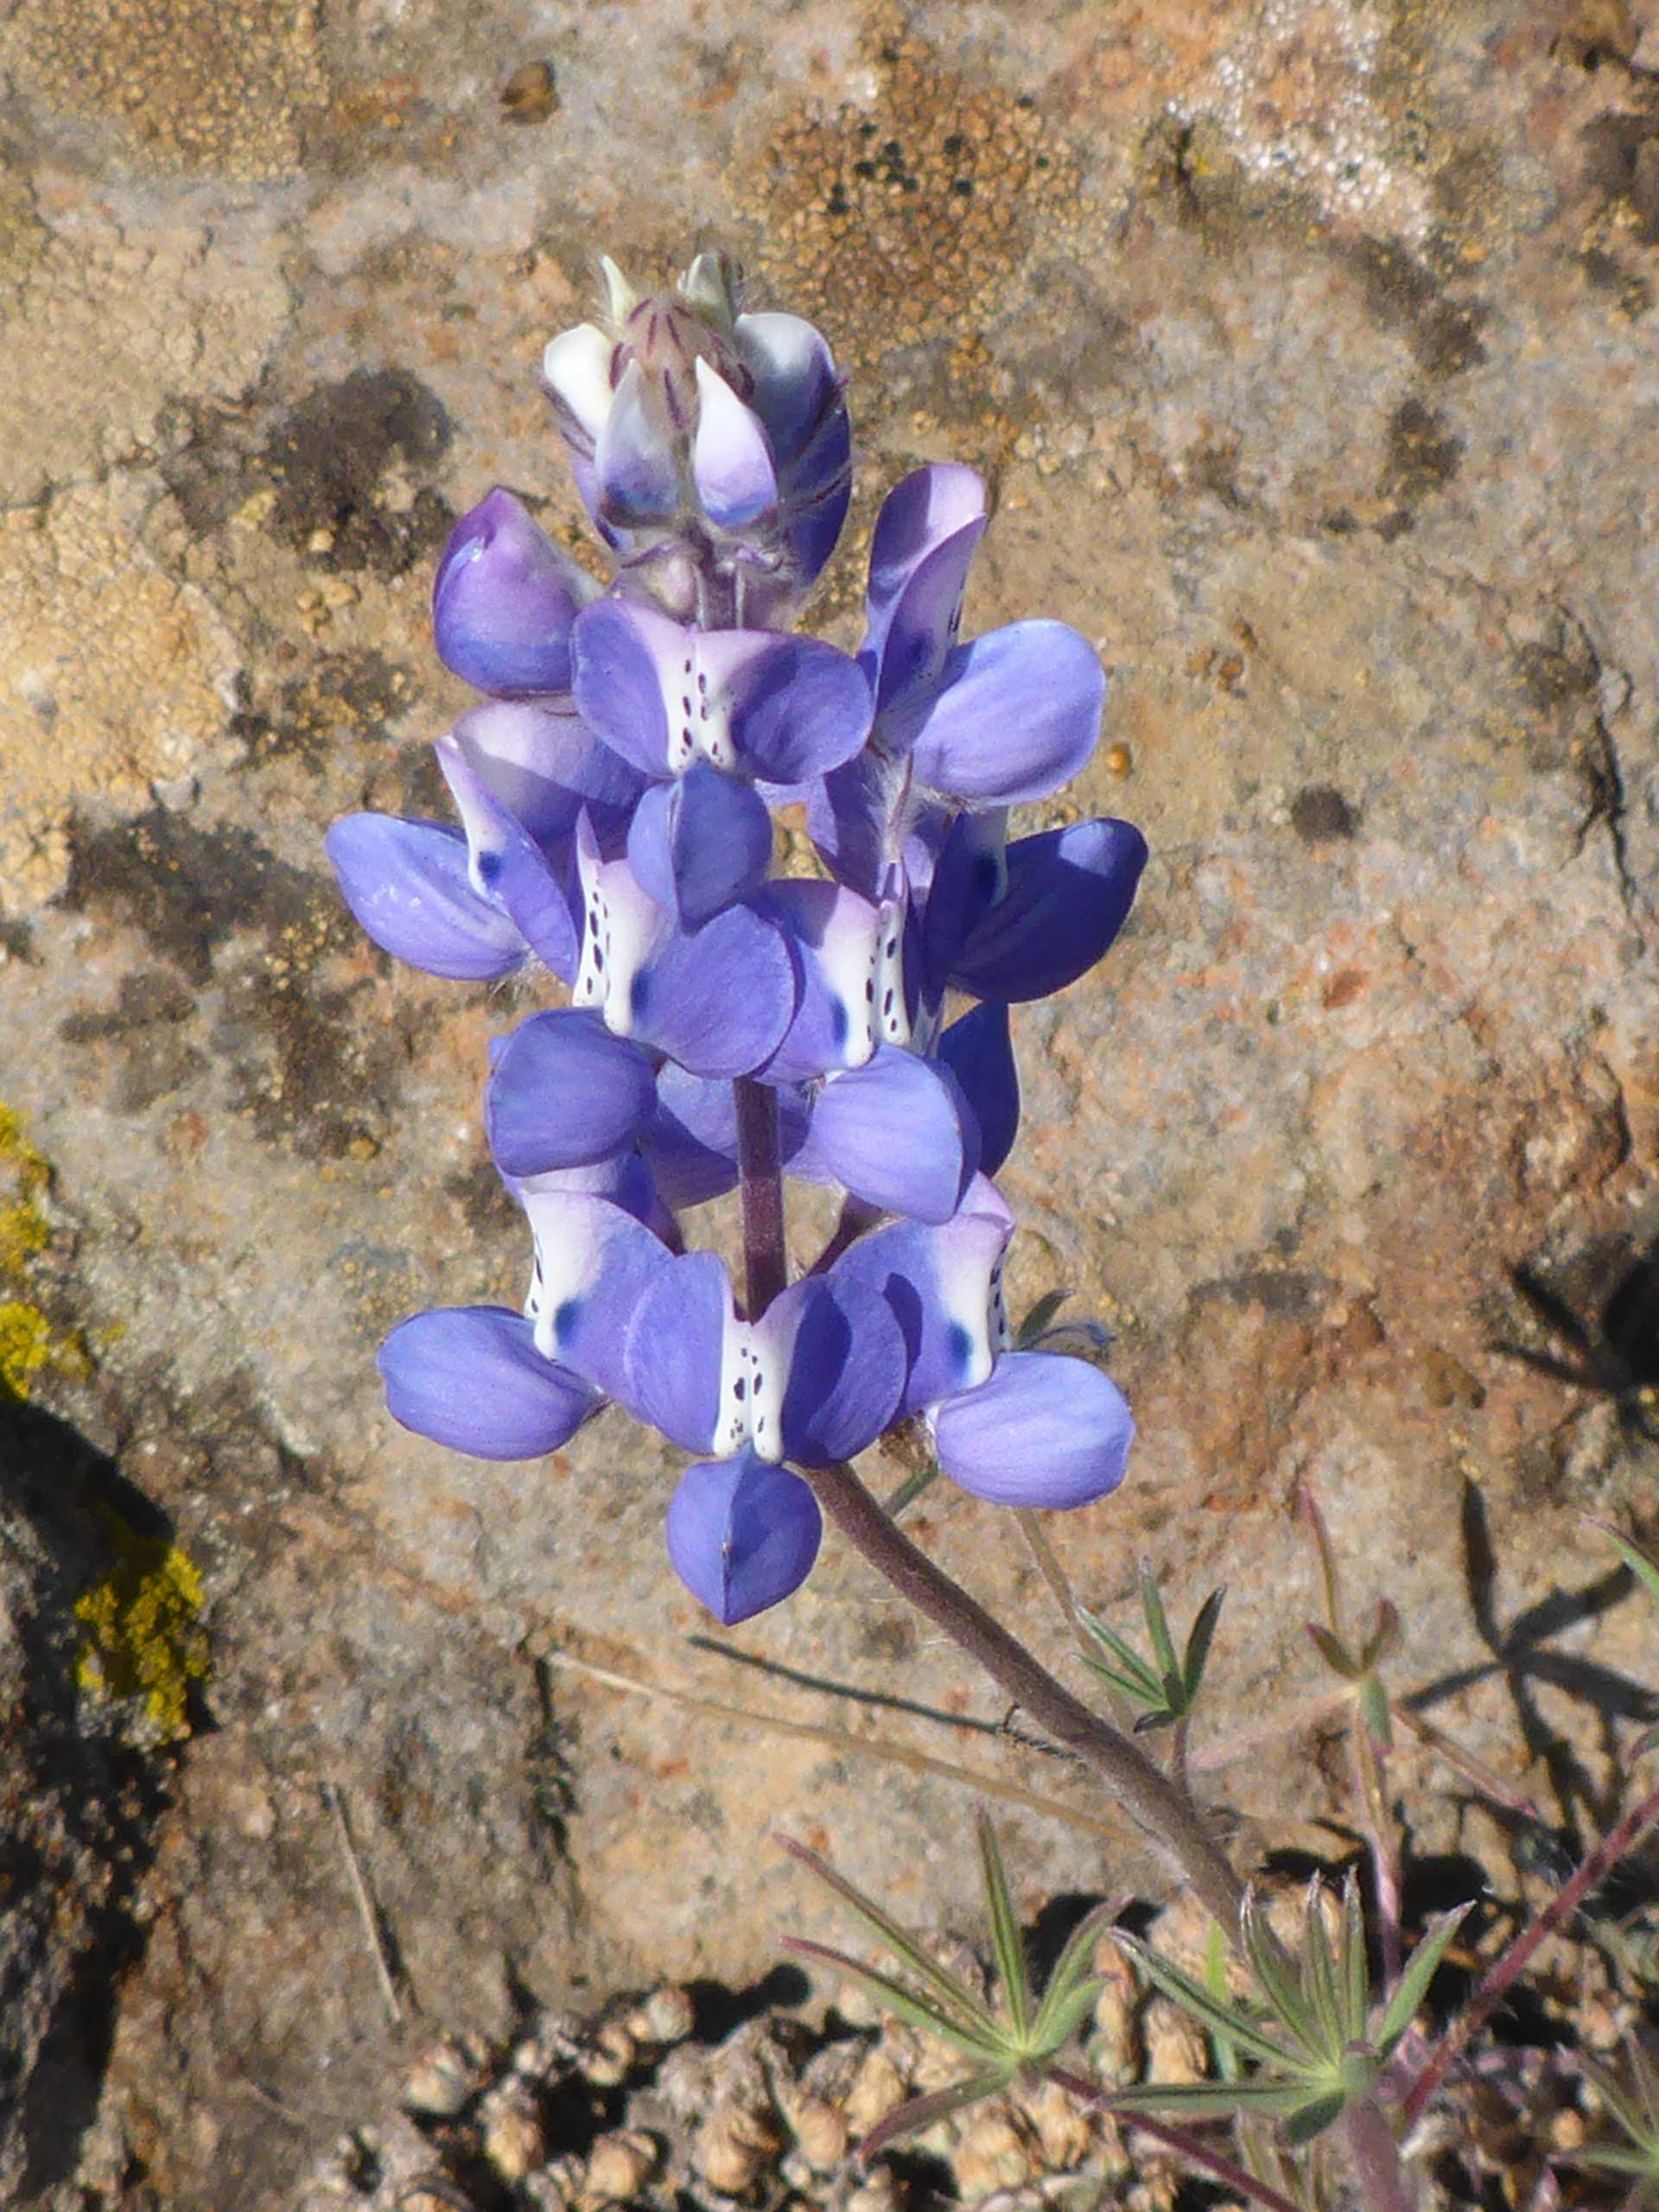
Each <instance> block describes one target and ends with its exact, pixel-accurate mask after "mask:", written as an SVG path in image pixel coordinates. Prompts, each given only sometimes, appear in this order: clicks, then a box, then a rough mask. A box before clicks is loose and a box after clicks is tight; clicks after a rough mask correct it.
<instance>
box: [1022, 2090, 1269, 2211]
mask: <svg viewBox="0 0 1659 2212" xmlns="http://www.w3.org/2000/svg"><path fill="white" fill-rule="evenodd" d="M1048 2078H1049V2080H1050V2081H1051V2082H1054V2083H1055V2084H1056V2085H1057V2086H1058V2088H1062V2089H1065V2090H1066V2091H1068V2092H1069V2093H1070V2094H1071V2095H1072V2096H1074V2097H1076V2098H1077V2099H1078V2100H1079V2101H1080V2102H1082V2103H1084V2104H1090V2105H1095V2106H1097V2107H1099V2108H1100V2109H1101V2110H1103V2111H1104V2112H1109V2113H1110V2114H1111V2116H1112V2118H1113V2119H1114V2120H1116V2121H1117V2123H1118V2124H1119V2126H1122V2127H1132V2128H1134V2129H1135V2132H1136V2133H1138V2134H1141V2135H1149V2136H1151V2138H1152V2139H1153V2141H1154V2143H1161V2144H1162V2145H1163V2146H1164V2148H1165V2150H1166V2151H1173V2152H1176V2154H1177V2155H1178V2156H1179V2157H1180V2158H1185V2159H1186V2160H1187V2162H1188V2163H1189V2164H1192V2165H1195V2166H1198V2167H1201V2168H1202V2169H1203V2171H1205V2173H1211V2174H1213V2175H1214V2176H1215V2177H1216V2179H1217V2181H1218V2182H1221V2183H1224V2185H1225V2186H1226V2187H1227V2188H1229V2189H1233V2190H1237V2191H1238V2194H1239V2195H1240V2196H1242V2197H1243V2198H1244V2200H1245V2202H1247V2203H1255V2204H1260V2205H1263V2206H1265V2207H1266V2212H1300V2208H1299V2207H1298V2206H1296V2205H1295V2204H1294V2203H1293V2202H1291V2200H1290V2198H1289V2197H1287V2196H1281V2193H1280V2191H1279V2190H1276V2189H1274V2187H1273V2186H1272V2185H1271V2183H1268V2182H1265V2181H1258V2180H1257V2179H1256V2177H1255V2175H1254V2174H1253V2173H1251V2172H1249V2171H1248V2170H1247V2169H1246V2168H1245V2167H1243V2166H1241V2165H1240V2164H1238V2163H1237V2161H1236V2159H1233V2158H1229V2157H1228V2156H1227V2154H1226V2152H1224V2151H1217V2150H1213V2149H1212V2148H1211V2145H1209V2144H1208V2143H1206V2142H1205V2139H1204V2138H1203V2137H1202V2136H1201V2135H1194V2134H1193V2133H1192V2131H1191V2129H1190V2128H1185V2127H1174V2126H1171V2125H1170V2123H1169V2122H1168V2121H1167V2120H1154V2118H1153V2117H1152V2115H1151V2113H1144V2112H1128V2111H1126V2110H1125V2109H1123V2108H1122V2107H1121V2106H1117V2105H1115V2104H1114V2103H1113V2102H1112V2093H1111V2091H1110V2090H1109V2089H1102V2088H1096V2085H1095V2084H1094V2082H1090V2081H1088V2080H1087V2079H1085V2077H1084V2075H1081V2074H1072V2073H1069V2072H1067V2071H1066V2069H1065V2068H1063V2067H1052V2068H1051V2069H1050V2070H1049V2076H1048Z"/></svg>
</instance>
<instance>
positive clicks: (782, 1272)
mask: <svg viewBox="0 0 1659 2212" xmlns="http://www.w3.org/2000/svg"><path fill="white" fill-rule="evenodd" d="M732 1096H733V1100H734V1103H735V1105H736V1108H737V1165H738V1176H739V1187H740V1189H741V1192H742V1198H743V1268H744V1281H745V1285H746V1287H747V1302H748V1318H749V1319H750V1320H751V1321H758V1320H759V1319H760V1316H761V1315H762V1314H763V1313H765V1312H766V1308H767V1306H770V1305H771V1303H772V1300H773V1299H774V1298H776V1297H777V1295H778V1294H779V1291H780V1290H782V1289H783V1287H784V1286H785V1283H786V1282H787V1281H788V1280H789V1262H788V1260H787V1258H786V1257H785V1251H784V1177H783V1168H782V1165H781V1162H780V1159H779V1150H778V1094H777V1092H776V1091H775V1090H770V1089H768V1087H767V1086H766V1084H764V1083H756V1082H754V1081H753V1078H752V1077H748V1076H740V1077H738V1079H737V1081H736V1082H735V1083H734V1084H733V1085H732Z"/></svg>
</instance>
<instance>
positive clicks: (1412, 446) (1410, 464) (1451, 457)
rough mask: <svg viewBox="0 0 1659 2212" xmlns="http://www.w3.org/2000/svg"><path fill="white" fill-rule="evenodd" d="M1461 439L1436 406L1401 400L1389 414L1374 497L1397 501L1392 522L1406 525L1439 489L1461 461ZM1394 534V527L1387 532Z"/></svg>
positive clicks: (1416, 400) (1445, 483)
mask: <svg viewBox="0 0 1659 2212" xmlns="http://www.w3.org/2000/svg"><path fill="white" fill-rule="evenodd" d="M1463 450H1464V448H1463V440H1462V439H1461V438H1459V437H1457V436H1455V435H1453V434H1452V432H1451V431H1450V430H1448V429H1447V428H1446V417H1445V416H1444V415H1442V414H1441V413H1440V410H1438V409H1437V408H1433V407H1427V406H1425V405H1424V404H1423V402H1422V401H1421V399H1404V400H1402V401H1401V403H1400V404H1399V406H1398V407H1396V408H1395V410H1394V413H1393V414H1392V415H1391V416H1389V437H1388V452H1387V454H1386V457H1385V459H1384V461H1383V473H1382V476H1381V478H1380V480H1379V481H1378V484H1377V493H1378V496H1379V497H1380V498H1382V499H1392V500H1395V501H1396V502H1397V503H1398V505H1397V508H1396V514H1395V521H1396V523H1397V524H1398V525H1399V526H1400V527H1408V526H1409V524H1410V520H1411V518H1412V515H1413V514H1414V512H1415V510H1416V509H1417V508H1418V507H1420V506H1421V505H1422V503H1423V501H1424V500H1425V499H1428V498H1430V497H1431V496H1432V495H1433V493H1436V492H1443V491H1444V490H1445V489H1446V486H1447V485H1448V484H1449V483H1451V481H1452V478H1453V477H1455V476H1456V474H1457V473H1458V470H1459V467H1460V466H1461V465H1462V461H1463ZM1388 534H1389V535H1397V534H1398V531H1397V529H1396V530H1395V531H1391V532H1389V533H1388Z"/></svg>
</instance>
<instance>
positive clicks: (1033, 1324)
mask: <svg viewBox="0 0 1659 2212" xmlns="http://www.w3.org/2000/svg"><path fill="white" fill-rule="evenodd" d="M1070 1297H1071V1292H1070V1291H1069V1290H1046V1291H1045V1292H1044V1293H1043V1294H1042V1296H1041V1297H1040V1298H1039V1300H1038V1301H1037V1303H1036V1304H1035V1305H1034V1306H1033V1307H1032V1309H1031V1311H1030V1313H1027V1316H1026V1318H1025V1319H1024V1320H1023V1321H1022V1322H1021V1323H1020V1326H1019V1329H1018V1331H1017V1332H1016V1333H1017V1335H1018V1337H1019V1339H1020V1344H1022V1345H1024V1344H1033V1343H1034V1342H1035V1341H1036V1339H1037V1338H1039V1337H1040V1336H1041V1335H1042V1333H1043V1332H1044V1330H1045V1329H1046V1328H1047V1327H1048V1325H1049V1324H1050V1322H1052V1320H1053V1319H1054V1316H1055V1315H1056V1314H1057V1313H1058V1312H1059V1310H1060V1308H1061V1306H1064V1305H1065V1301H1066V1300H1067V1299H1068V1298H1070Z"/></svg>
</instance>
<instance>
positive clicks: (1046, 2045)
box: [1031, 1904, 1111, 2052]
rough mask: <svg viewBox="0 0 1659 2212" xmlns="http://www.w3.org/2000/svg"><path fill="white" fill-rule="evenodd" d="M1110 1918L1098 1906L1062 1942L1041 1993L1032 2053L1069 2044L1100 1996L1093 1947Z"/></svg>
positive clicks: (1108, 1910) (1108, 1911)
mask: <svg viewBox="0 0 1659 2212" xmlns="http://www.w3.org/2000/svg"><path fill="white" fill-rule="evenodd" d="M1110 1916H1111V1908H1110V1906H1109V1905H1103V1904H1097V1905H1096V1907H1095V1909H1094V1910H1093V1911H1092V1912H1088V1913H1085V1914H1084V1916H1083V1918H1082V1919H1081V1920H1080V1921H1079V1922H1078V1923H1077V1926H1076V1927H1075V1928H1074V1929H1072V1930H1071V1934H1070V1936H1067V1937H1066V1939H1065V1949H1064V1950H1063V1951H1062V1952H1061V1953H1060V1955H1059V1957H1058V1959H1057V1960H1056V1961H1054V1971H1053V1973H1052V1974H1050V1976H1049V1977H1048V1980H1047V1983H1046V1986H1045V1987H1044V1990H1043V1995H1042V2001H1041V2003H1040V2004H1039V2005H1038V2007H1037V2018H1035V2019H1034V2020H1033V2022H1032V2027H1031V2041H1032V2047H1033V2050H1038V2051H1046V2052H1053V2051H1058V2050H1063V2049H1064V2048H1065V2045H1066V2044H1068V2043H1070V2042H1071V2038H1072V2037H1073V2036H1074V2035H1076V2033H1077V2030H1078V2028H1079V2027H1080V2026H1081V2025H1082V2024H1083V2020H1084V2015H1085V2014H1086V2013H1087V2012H1088V2011H1089V2008H1090V2005H1093V2003H1094V2001H1095V1999H1096V1997H1098V1995H1099V1994H1100V1991H1101V1988H1102V1980H1101V1977H1100V1975H1098V1974H1096V1973H1095V1972H1094V1958H1095V1947H1096V1944H1097V1943H1098V1942H1099V1941H1100V1932H1101V1929H1103V1927H1104V1925H1105V1924H1106V1923H1107V1921H1108V1920H1109V1918H1110Z"/></svg>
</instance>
